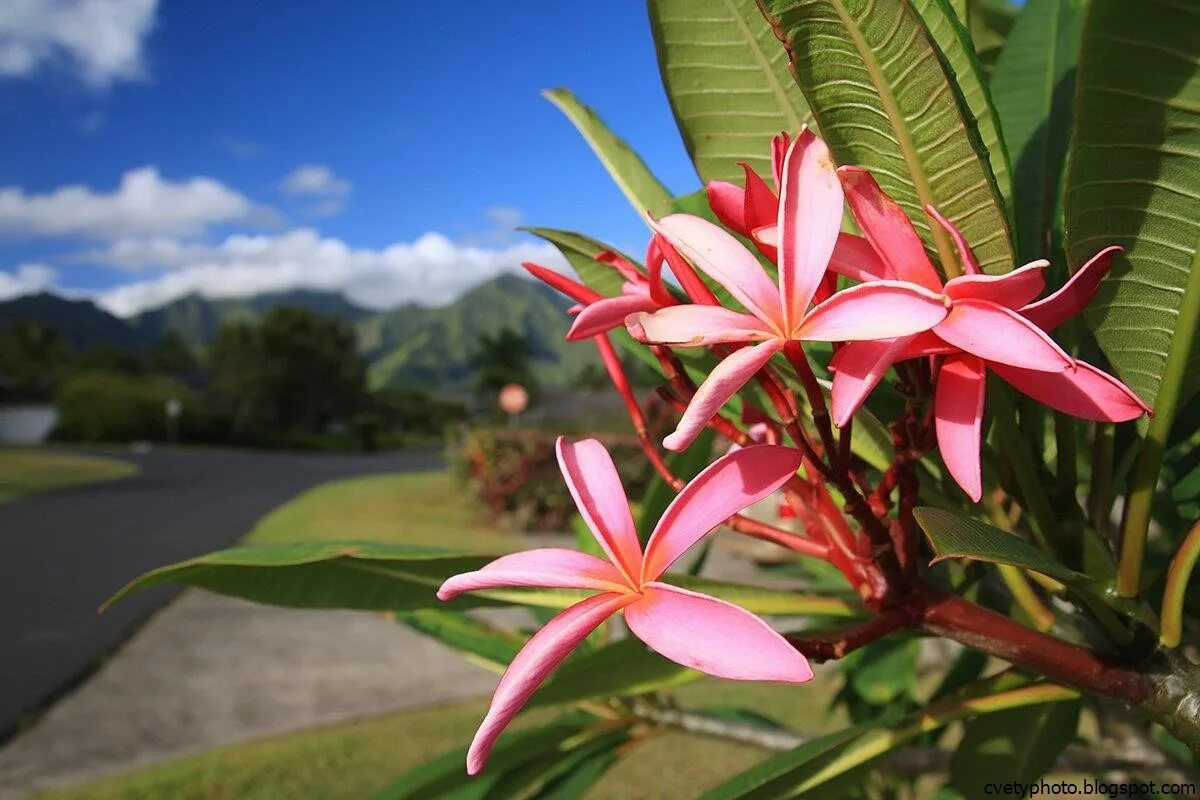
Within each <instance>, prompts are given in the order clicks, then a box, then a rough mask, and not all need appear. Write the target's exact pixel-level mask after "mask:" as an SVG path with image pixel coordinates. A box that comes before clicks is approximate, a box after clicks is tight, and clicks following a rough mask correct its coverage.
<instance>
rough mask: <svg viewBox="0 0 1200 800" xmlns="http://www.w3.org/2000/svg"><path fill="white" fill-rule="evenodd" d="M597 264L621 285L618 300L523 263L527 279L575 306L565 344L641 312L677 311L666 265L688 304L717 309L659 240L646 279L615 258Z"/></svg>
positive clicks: (610, 255)
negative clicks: (664, 269)
mask: <svg viewBox="0 0 1200 800" xmlns="http://www.w3.org/2000/svg"><path fill="white" fill-rule="evenodd" d="M596 260H597V261H599V262H600V263H602V264H607V265H608V266H610V267H612V268H613V269H614V270H616V271H617V272H618V273H620V275H621V277H622V278H624V279H625V280H624V283H623V284H622V285H621V294H619V295H616V296H615V297H605V296H604V295H602V294H600V293H599V292H596V291H595V290H593V289H590V288H589V287H587V286H585V285H583V284H582V283H580V282H579V281H576V280H573V279H571V278H568V277H567V276H565V275H563V274H562V273H560V272H556V271H555V270H552V269H550V268H549V267H543V266H541V265H540V264H534V263H531V262H525V263H523V264H522V265H521V266H523V267H524V268H525V269H526V270H527V271H528V272H529V273H530V274H531V275H533V276H534V277H535V278H538V279H539V280H541V281H542V282H543V283H546V284H548V285H549V286H552V287H553V288H555V289H557V290H558V291H560V292H562V293H563V294H565V295H567V296H568V297H570V298H571V299H573V300H575V301H576V302H577V303H578V305H576V306H573V307H572V308H571V309H570V311H571V313H573V314H575V315H576V317H575V322H574V323H573V324H572V325H571V329H570V330H569V331H567V341H569V342H575V341H580V340H582V339H588V338H590V337H592V336H597V335H599V334H602V333H607V332H608V331H610V330H612V329H613V328H617V327H620V326H621V325H623V324H624V323H625V318H626V317H628V316H629V315H630V314H634V313H636V312H639V311H657V310H658V309H660V308H666V307H668V306H674V305H678V304H679V303H680V301H679V300H678V299H676V297H675V296H674V295H673V294H672V293H671V292H670V290H669V289H668V288H667V286H666V284H665V283H664V282H663V277H662V267H663V263H664V261H665V262H666V263H667V264H669V265H670V266H671V269H672V271H673V272H674V273H675V275H676V277H677V278H678V279H679V281H680V283H681V284H682V285H683V287H684V290H685V292H686V293H687V294H688V296H689V298H691V299H692V302H696V303H715V302H716V299H715V298H714V297H713V296H712V292H711V291H709V289H708V287H706V286H704V283H703V282H702V281H700V279H699V278H698V277H696V274H695V272H694V271H692V270H691V268H690V267H688V266H687V264H686V262H684V261H683V259H682V258H680V257H679V255H678V254H677V253H675V251H674V249H673V248H671V246H670V245H669V244H667V243H666V242H665V241H663V239H662V237H659V236H655V237H654V238H653V239H651V241H650V246H649V248H648V249H647V252H646V268H647V271H648V274H647V273H643V272H642V271H641V270H640V269H638V268H637V267H635V266H634V265H633V264H631V263H630V262H629V260H628V259H626V258H624V257H623V256H621V255H620V254H618V253H614V252H612V251H608V250H606V251H604V252H602V253H600V254H599V255H597V256H596Z"/></svg>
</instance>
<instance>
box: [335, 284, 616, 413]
mask: <svg viewBox="0 0 1200 800" xmlns="http://www.w3.org/2000/svg"><path fill="white" fill-rule="evenodd" d="M569 305H570V301H568V300H567V299H566V298H564V297H563V296H562V295H560V294H558V293H557V292H555V291H554V290H553V289H550V288H549V287H547V286H545V285H543V284H541V283H535V282H533V281H530V280H526V279H525V278H519V277H517V276H515V275H501V276H500V277H498V278H494V279H492V280H490V281H488V282H487V283H483V284H480V285H479V286H477V287H475V288H474V289H472V290H471V291H469V292H467V293H466V294H465V295H463V296H462V297H460V298H459V299H458V300H457V301H455V302H454V303H452V304H450V305H448V306H443V307H441V308H427V307H425V306H417V305H405V306H400V307H399V308H395V309H392V310H391V311H385V312H382V313H379V314H375V315H373V316H370V317H367V318H365V319H362V320H360V321H359V322H358V323H357V326H356V327H357V329H358V340H359V347H360V348H361V350H362V352H363V354H364V355H365V356H366V357H367V361H368V363H369V364H370V371H369V373H368V374H369V376H370V382H371V385H372V387H383V386H414V385H415V386H437V387H439V388H441V389H444V390H456V391H463V390H467V389H469V388H470V387H471V381H472V369H471V359H472V358H473V356H474V355H475V352H476V343H477V342H478V340H479V336H480V335H481V334H495V333H497V332H498V331H500V330H501V329H503V328H505V327H508V328H512V329H513V330H515V331H517V332H519V333H521V334H523V335H524V336H525V340H526V341H527V342H529V345H530V348H531V349H532V350H533V356H534V369H535V372H536V374H537V376H538V379H539V380H540V381H541V382H542V383H543V384H544V385H547V386H561V385H564V384H566V383H568V382H569V381H570V380H571V379H572V378H573V377H575V376H576V375H577V374H578V373H579V371H580V370H582V369H584V367H585V366H586V365H588V364H599V357H598V356H597V355H596V352H595V350H594V348H591V347H588V346H586V345H580V344H568V343H567V342H565V341H563V336H564V335H565V334H566V332H567V327H568V322H569V318H568V317H567V314H566V309H567V307H568V306H569Z"/></svg>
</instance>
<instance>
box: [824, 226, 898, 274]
mask: <svg viewBox="0 0 1200 800" xmlns="http://www.w3.org/2000/svg"><path fill="white" fill-rule="evenodd" d="M829 269H830V270H832V271H833V272H836V273H837V274H838V275H845V276H846V277H847V278H850V279H851V280H856V281H878V280H883V279H884V278H886V277H887V272H888V270H887V265H886V264H884V263H883V261H882V260H881V259H880V258H879V254H878V253H876V252H875V248H874V247H871V243H870V242H868V241H867V240H866V239H864V238H863V237H861V236H855V235H854V234H853V233H846V232H845V231H843V232H842V233H839V234H838V240H837V244H836V245H834V248H833V255H832V256H830V258H829Z"/></svg>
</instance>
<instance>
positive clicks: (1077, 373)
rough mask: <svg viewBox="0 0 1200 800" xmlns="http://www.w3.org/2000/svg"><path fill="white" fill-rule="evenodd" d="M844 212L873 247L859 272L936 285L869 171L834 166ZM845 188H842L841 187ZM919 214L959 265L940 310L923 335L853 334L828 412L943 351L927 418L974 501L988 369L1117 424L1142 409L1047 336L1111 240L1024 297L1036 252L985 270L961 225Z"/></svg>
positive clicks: (843, 408) (839, 356)
mask: <svg viewBox="0 0 1200 800" xmlns="http://www.w3.org/2000/svg"><path fill="white" fill-rule="evenodd" d="M843 181H844V183H845V184H846V185H847V190H848V191H847V196H848V197H849V198H850V205H851V209H852V210H853V211H854V214H855V218H856V219H857V221H858V223H859V227H860V228H862V230H863V233H864V235H865V236H866V239H867V240H868V241H869V242H870V243H871V244H872V245H873V246H874V245H876V244H877V243H878V244H879V245H880V246H878V247H877V248H876V249H877V253H876V255H877V258H876V259H875V260H874V262H872V261H871V259H870V258H869V257H868V258H864V259H863V260H862V261H861V262H860V264H862V265H865V266H864V267H862V268H861V270H860V274H858V275H855V276H854V277H857V278H858V279H860V280H866V281H871V280H877V279H880V278H882V277H891V276H893V275H897V274H902V275H905V276H906V277H907V278H908V279H909V280H914V281H918V282H921V283H922V284H923V285H926V286H929V287H931V288H932V287H933V285H934V284H935V283H936V284H940V283H941V281H940V279H939V278H938V277H937V273H936V271H934V269H933V266H932V264H930V263H929V259H928V257H927V256H925V252H924V248H923V247H922V245H921V240H920V238H919V237H918V236H917V233H916V231H915V230H914V229H913V227H912V224H911V223H910V222H909V221H908V217H907V216H905V215H904V212H903V211H902V210H901V209H900V208H899V207H898V206H897V205H896V204H895V203H894V202H893V201H892V200H891V199H890V198H888V197H887V196H886V195H885V194H883V192H882V191H880V189H879V187H878V185H877V184H876V183H875V181H874V179H872V178H871V177H870V175H868V174H866V173H865V172H862V171H843ZM851 186H853V187H854V188H853V189H851V188H850V187H851ZM926 211H927V213H929V215H930V216H931V217H932V218H933V219H934V220H935V221H936V222H937V223H938V224H940V225H942V226H943V227H945V229H946V230H947V232H948V233H949V234H950V236H951V238H952V239H953V240H954V242H955V246H956V248H957V249H958V252H959V257H960V258H961V259H962V262H963V266H964V269H966V271H967V274H966V275H963V276H960V277H958V278H954V279H952V280H950V281H947V282H946V284H945V286H944V287H943V289H942V291H943V292H944V293H945V294H946V296H947V297H948V298H949V299H950V302H951V311H950V314H949V315H947V317H946V319H945V320H943V321H942V322H941V323H939V324H938V325H936V326H934V328H933V329H932V330H930V331H928V332H925V333H921V334H918V335H916V336H905V337H898V338H895V339H891V340H881V341H874V342H854V343H851V344H848V345H846V346H845V347H843V348H842V349H841V350H839V351H838V352H837V353H836V354H835V355H834V358H833V360H832V362H831V363H830V367H831V368H832V369H833V371H834V379H833V420H834V424H835V425H839V426H841V425H844V424H845V423H846V422H847V421H848V420H849V419H850V418H851V417H852V416H853V415H854V412H855V411H857V410H858V408H859V407H860V406H861V405H862V403H863V401H864V400H865V399H866V397H867V395H868V394H869V393H870V392H871V390H872V389H874V388H875V386H876V385H878V383H879V381H880V380H881V379H882V378H883V376H884V374H885V373H886V372H887V370H888V368H889V367H890V366H891V365H892V364H894V363H896V362H898V361H904V360H906V359H910V358H919V357H922V356H944V357H945V360H944V361H943V362H942V364H941V367H940V369H939V371H938V375H937V385H936V388H935V392H934V420H935V430H936V433H937V439H938V449H939V450H940V451H941V453H942V460H943V461H945V463H946V468H947V469H948V470H949V471H950V474H951V476H953V477H954V479H955V481H957V482H958V485H959V486H961V487H962V489H963V491H964V492H966V493H967V495H968V496H970V498H971V499H972V500H974V501H976V502H978V501H979V499H980V498H981V497H982V496H983V478H982V473H981V467H980V458H979V451H980V433H981V429H982V422H983V403H984V391H985V388H986V384H987V371H988V370H989V369H990V370H991V371H993V372H995V373H996V374H997V375H999V376H1000V377H1001V378H1003V379H1004V380H1006V381H1008V382H1009V383H1010V384H1012V385H1013V386H1014V387H1015V388H1017V389H1018V390H1019V391H1021V392H1023V393H1025V394H1027V395H1029V396H1030V397H1032V398H1034V399H1035V400H1037V401H1039V402H1041V403H1044V404H1046V405H1048V406H1050V407H1051V408H1054V409H1056V410H1058V411H1062V412H1064V413H1066V414H1071V415H1072V416H1076V417H1082V418H1084V419H1090V420H1096V421H1101V422H1124V421H1127V420H1130V419H1134V418H1136V417H1139V416H1141V415H1142V414H1143V413H1146V412H1147V411H1149V409H1148V407H1147V406H1146V405H1145V403H1143V402H1142V400H1141V399H1140V398H1139V397H1138V396H1137V395H1136V394H1134V393H1133V392H1132V391H1131V390H1130V389H1129V388H1128V387H1127V386H1125V385H1124V384H1123V383H1121V382H1120V381H1118V380H1117V379H1116V378H1113V377H1112V376H1111V375H1108V374H1107V373H1105V372H1102V371H1101V370H1098V369H1096V368H1095V367H1093V366H1091V365H1089V364H1085V363H1083V362H1081V361H1076V360H1074V359H1072V358H1071V357H1070V356H1068V355H1067V354H1066V353H1064V352H1063V351H1062V349H1061V348H1059V346H1058V345H1057V344H1056V343H1054V340H1053V339H1051V338H1050V337H1049V335H1048V333H1049V332H1050V331H1052V330H1054V329H1055V328H1056V327H1058V326H1059V325H1061V324H1062V323H1063V322H1065V321H1066V320H1068V319H1070V318H1071V317H1073V316H1075V315H1076V314H1078V313H1080V312H1081V311H1082V310H1083V309H1084V308H1085V307H1086V306H1087V304H1088V303H1089V302H1091V299H1092V296H1093V295H1094V294H1095V293H1096V289H1097V287H1098V286H1099V284H1100V280H1101V279H1102V278H1103V277H1104V275H1105V274H1107V272H1108V269H1109V267H1110V266H1111V263H1112V257H1113V255H1114V254H1115V253H1117V252H1119V251H1120V248H1119V247H1109V248H1106V249H1105V250H1102V251H1101V252H1100V253H1098V254H1097V255H1096V256H1094V257H1093V258H1092V259H1091V261H1089V262H1088V263H1087V264H1085V265H1084V266H1083V268H1082V269H1080V270H1079V271H1078V272H1076V273H1075V274H1074V275H1073V276H1072V277H1071V279H1070V280H1069V281H1067V283H1066V284H1065V285H1063V287H1062V288H1061V289H1059V290H1058V291H1057V292H1055V293H1054V294H1052V295H1050V296H1049V297H1047V298H1045V299H1043V300H1040V301H1037V302H1033V301H1034V298H1036V297H1037V295H1039V294H1041V292H1042V290H1043V289H1044V287H1045V280H1044V278H1043V276H1042V270H1043V269H1044V268H1045V266H1046V265H1047V262H1045V261H1038V262H1034V263H1033V264H1029V265H1027V266H1025V267H1021V268H1020V269H1017V270H1014V271H1012V272H1009V273H1007V274H1006V275H999V276H992V275H983V274H980V272H979V266H978V262H977V261H976V259H975V255H974V253H973V252H972V251H971V248H970V247H969V246H968V245H967V243H966V241H965V240H964V239H963V236H962V234H961V233H960V232H959V230H958V229H957V228H956V227H955V226H954V225H952V224H951V223H950V222H949V221H947V220H946V219H944V218H943V217H942V216H941V215H940V214H938V213H937V211H936V210H935V209H933V208H932V207H930V208H927V209H926Z"/></svg>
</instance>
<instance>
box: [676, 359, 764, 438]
mask: <svg viewBox="0 0 1200 800" xmlns="http://www.w3.org/2000/svg"><path fill="white" fill-rule="evenodd" d="M782 349H783V341H782V340H781V339H768V340H767V341H765V342H760V343H759V344H756V345H754V346H753V347H743V348H742V349H741V350H738V351H737V352H735V353H733V354H731V355H730V356H729V357H727V358H726V359H725V360H724V361H722V362H721V363H720V364H717V366H716V367H714V368H713V371H712V372H710V373H709V374H708V377H707V378H705V379H704V383H702V384H700V388H699V389H697V390H696V394H695V396H694V397H692V402H690V403H688V407H687V409H686V410H685V411H684V412H683V416H682V417H681V418H680V420H679V425H677V426H676V427H675V432H674V433H672V434H671V435H670V436H668V437H667V438H665V439H663V447H665V448H667V449H668V450H676V451H678V450H685V449H687V446H688V445H690V444H691V443H692V442H693V441H695V439H696V437H697V436H699V435H700V431H702V430H704V428H705V427H706V426H707V425H708V421H709V420H711V419H712V418H713V415H714V414H716V413H717V412H718V411H720V410H721V407H722V406H724V405H725V404H726V403H728V402H729V398H731V397H733V396H734V395H735V394H736V393H737V391H738V390H739V389H741V388H742V387H743V386H745V385H746V381H748V380H750V378H751V377H752V376H753V375H754V373H756V372H758V371H759V370H760V369H762V366H763V365H764V364H766V363H767V362H768V361H770V360H771V356H773V355H775V354H776V353H778V352H779V351H780V350H782Z"/></svg>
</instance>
